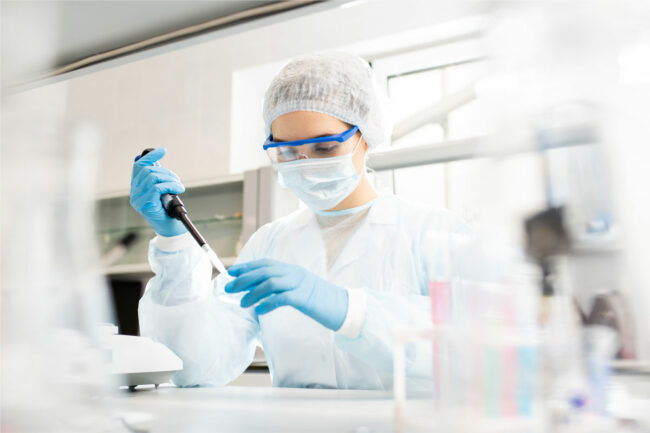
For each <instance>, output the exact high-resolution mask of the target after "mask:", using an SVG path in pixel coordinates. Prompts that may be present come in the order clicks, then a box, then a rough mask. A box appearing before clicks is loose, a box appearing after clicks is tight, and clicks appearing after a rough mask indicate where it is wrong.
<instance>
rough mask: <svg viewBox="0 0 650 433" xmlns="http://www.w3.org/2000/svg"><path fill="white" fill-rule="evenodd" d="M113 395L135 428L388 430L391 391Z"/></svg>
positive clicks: (231, 389) (140, 391)
mask: <svg viewBox="0 0 650 433" xmlns="http://www.w3.org/2000/svg"><path fill="white" fill-rule="evenodd" d="M114 399H115V401H114V402H113V403H114V405H113V407H115V408H116V409H118V410H119V412H120V413H121V416H122V419H123V420H124V423H125V424H126V425H128V426H129V427H130V429H131V430H132V431H138V432H152V433H154V432H187V433H191V432H208V431H209V432H354V433H357V432H358V433H362V432H363V433H370V432H391V431H393V425H392V423H393V400H392V393H390V392H383V391H347V390H330V389H289V388H270V387H235V386H228V387H223V388H175V387H173V386H169V385H168V386H161V387H160V388H158V389H155V388H154V387H153V386H151V387H138V388H137V389H136V390H135V391H134V392H129V391H127V390H123V391H121V393H120V394H119V395H118V396H116V397H114ZM420 404H422V402H420ZM425 404H426V403H425Z"/></svg>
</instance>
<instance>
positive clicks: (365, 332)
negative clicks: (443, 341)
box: [335, 215, 469, 390]
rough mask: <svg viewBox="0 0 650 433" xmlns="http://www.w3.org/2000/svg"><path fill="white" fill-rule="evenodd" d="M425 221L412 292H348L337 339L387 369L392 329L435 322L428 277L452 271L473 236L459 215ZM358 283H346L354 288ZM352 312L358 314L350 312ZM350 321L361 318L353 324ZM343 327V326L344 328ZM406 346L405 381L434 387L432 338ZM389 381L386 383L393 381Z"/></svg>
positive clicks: (390, 363) (390, 362) (415, 255)
mask: <svg viewBox="0 0 650 433" xmlns="http://www.w3.org/2000/svg"><path fill="white" fill-rule="evenodd" d="M440 220H441V219H440V218H434V219H432V221H429V222H428V223H424V224H422V225H421V229H419V231H418V233H420V234H421V236H417V242H415V243H414V253H413V260H414V261H415V262H416V263H417V265H416V269H417V272H418V280H419V287H417V288H412V289H413V290H412V292H411V293H409V294H401V293H389V292H381V291H378V290H375V289H374V288H371V287H365V288H362V289H361V290H363V293H364V295H365V296H358V295H357V296H354V297H352V296H350V297H349V299H350V305H349V310H348V316H347V317H346V321H345V322H344V326H342V327H341V329H340V330H339V331H338V332H337V333H336V335H335V341H336V344H337V345H338V346H339V347H340V348H341V349H342V350H344V351H346V352H348V353H350V354H351V355H354V356H356V357H357V358H359V359H361V360H362V361H364V362H367V363H368V364H370V365H373V366H375V367H376V368H378V369H380V370H384V371H386V372H387V373H392V371H393V349H394V345H393V332H394V331H395V329H397V328H400V327H418V328H419V327H427V326H431V323H432V321H431V298H430V297H429V296H428V283H429V282H430V281H434V280H436V279H439V278H441V277H444V278H449V277H451V274H450V272H452V269H451V263H452V262H453V261H454V260H457V255H458V253H459V251H460V249H459V246H460V244H462V243H463V242H464V241H463V240H464V239H467V238H468V237H469V229H468V228H467V226H466V225H465V224H464V223H463V222H462V221H460V220H458V219H455V218H453V217H452V216H451V215H445V218H443V222H442V223H441V222H440ZM357 290H359V289H353V290H350V289H348V292H349V293H354V291H357ZM350 316H354V317H350ZM349 324H360V325H356V326H355V325H350V326H346V325H349ZM342 331H343V332H342ZM405 350H406V377H407V386H408V387H409V389H411V390H416V389H417V390H426V389H430V385H431V383H432V375H433V368H432V344H431V342H430V341H421V342H415V343H409V344H407V345H406V346H405ZM390 385H391V384H387V386H390Z"/></svg>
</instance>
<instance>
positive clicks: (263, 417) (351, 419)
mask: <svg viewBox="0 0 650 433" xmlns="http://www.w3.org/2000/svg"><path fill="white" fill-rule="evenodd" d="M609 393H610V402H609V405H608V406H609V408H610V410H611V411H612V413H611V415H610V417H609V419H608V422H605V423H603V422H602V421H601V420H602V419H600V420H597V421H598V424H596V425H599V426H600V427H598V428H595V429H594V428H593V427H594V425H593V424H592V423H589V424H591V425H590V429H588V430H584V429H581V427H580V426H574V427H578V429H577V430H571V429H564V430H562V431H581V432H582V431H591V432H594V431H598V432H600V431H603V432H604V431H607V432H612V431H626V432H628V431H634V432H636V431H646V430H645V429H648V428H650V376H648V375H645V374H644V375H628V374H616V375H614V376H613V377H612V380H611V383H610V387H609ZM110 400H112V401H111V402H110V403H111V404H110V406H111V407H112V408H113V409H115V410H116V413H117V414H119V417H121V421H122V424H124V426H125V427H127V428H128V430H129V431H132V432H141V433H145V432H150V433H167V432H174V433H176V432H184V433H194V432H242V433H249V432H250V433H257V432H265V433H273V432H340V433H371V432H372V433H382V432H393V431H396V430H395V427H396V424H395V417H394V414H395V413H394V401H393V394H392V392H388V391H353V390H334V389H298V388H271V387H268V386H264V387H260V386H227V387H219V388H217V387H214V388H212V387H197V388H176V387H174V386H172V385H162V386H160V387H159V388H158V389H156V388H155V387H154V386H153V385H152V386H140V387H138V388H136V389H135V391H128V389H126V388H124V389H122V390H121V391H120V392H119V393H118V394H114V395H113V396H112V397H111V398H110ZM407 407H408V411H407V412H408V413H409V416H410V415H417V416H416V418H420V417H422V416H424V417H425V418H426V419H427V423H431V422H432V420H431V419H430V414H431V412H432V408H433V403H432V401H431V400H430V399H427V398H423V397H422V396H420V397H419V398H418V397H416V398H409V400H408V403H407ZM427 414H429V415H427ZM420 419H421V420H423V418H420ZM615 419H618V421H623V420H627V421H625V423H624V424H627V425H628V427H629V426H630V425H633V426H634V428H631V430H630V429H625V428H624V429H623V430H619V429H618V427H620V426H621V424H620V423H619V422H615ZM414 420H415V419H411V421H414ZM632 420H634V421H633V422H632V424H630V421H632ZM399 426H400V427H399V428H398V429H397V431H422V430H418V429H415V430H412V429H411V428H408V427H407V428H406V429H404V427H405V426H404V425H403V424H399ZM583 427H584V426H583ZM425 430H426V431H431V429H425ZM433 430H434V431H435V430H436V429H435V428H434V429H433ZM528 430H529V429H528V428H526V429H523V430H522V429H518V428H514V429H508V430H507V431H528ZM500 431H506V430H504V429H501V430H500Z"/></svg>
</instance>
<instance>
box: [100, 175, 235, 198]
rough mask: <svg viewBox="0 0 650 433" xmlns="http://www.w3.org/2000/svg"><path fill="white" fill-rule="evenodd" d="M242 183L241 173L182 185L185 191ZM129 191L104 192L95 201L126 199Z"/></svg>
mask: <svg viewBox="0 0 650 433" xmlns="http://www.w3.org/2000/svg"><path fill="white" fill-rule="evenodd" d="M243 181H244V174H243V173H238V174H231V175H228V176H221V177H219V178H216V179H207V180H200V181H195V182H189V183H186V184H184V185H185V189H191V188H201V187H206V186H221V185H230V184H236V183H240V182H243ZM129 193H130V191H129V190H121V191H113V192H106V193H102V194H97V195H96V196H95V199H96V200H107V199H111V198H120V197H128V196H129Z"/></svg>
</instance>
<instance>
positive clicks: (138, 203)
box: [131, 147, 187, 236]
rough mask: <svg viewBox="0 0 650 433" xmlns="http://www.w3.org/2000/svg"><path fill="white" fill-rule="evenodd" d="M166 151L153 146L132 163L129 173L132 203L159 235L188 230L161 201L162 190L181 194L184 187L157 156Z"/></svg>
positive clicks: (163, 154)
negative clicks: (159, 162)
mask: <svg viewBox="0 0 650 433" xmlns="http://www.w3.org/2000/svg"><path fill="white" fill-rule="evenodd" d="M166 152H167V151H166V150H165V148H163V147H159V148H158V149H155V150H152V151H151V152H149V153H147V154H146V155H145V156H143V157H142V158H140V159H138V160H137V161H136V162H134V163H133V172H132V173H131V206H132V207H133V209H135V210H136V211H138V213H139V214H140V215H142V216H143V217H144V218H145V219H146V220H147V221H148V222H149V224H151V227H153V229H154V230H155V231H156V233H158V234H159V235H162V236H177V235H180V234H183V233H185V232H187V229H186V228H185V226H184V225H183V223H181V222H180V221H179V220H177V219H174V218H171V217H170V216H169V215H167V212H165V209H164V208H163V206H162V203H161V202H160V196H161V195H163V194H168V193H169V194H181V193H183V192H185V187H184V186H183V184H181V181H180V179H179V178H178V176H176V175H175V174H174V173H173V172H172V171H171V170H169V169H167V168H165V167H161V166H160V164H158V160H159V159H161V158H162V157H163V156H165V153H166Z"/></svg>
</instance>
